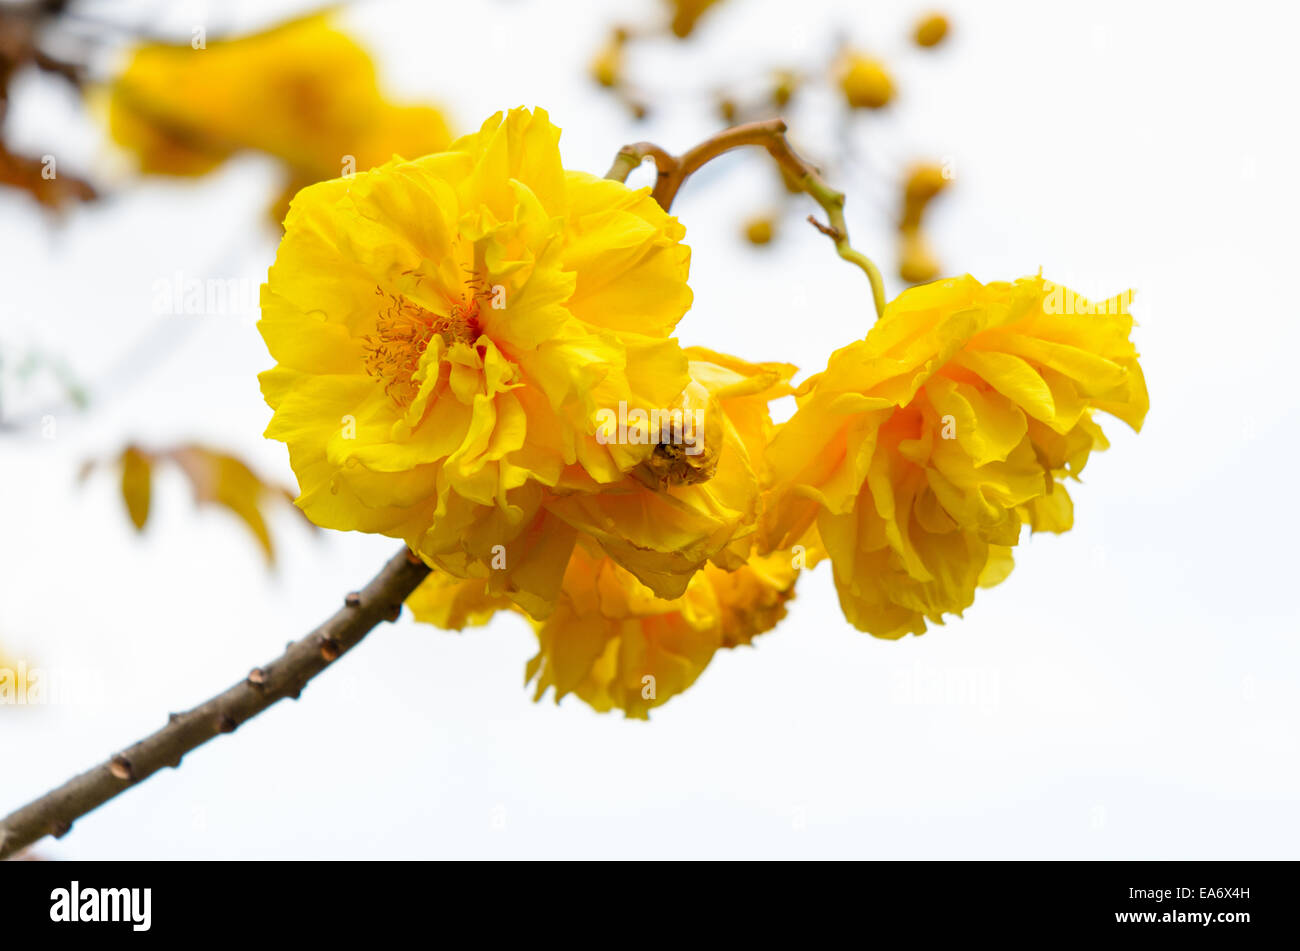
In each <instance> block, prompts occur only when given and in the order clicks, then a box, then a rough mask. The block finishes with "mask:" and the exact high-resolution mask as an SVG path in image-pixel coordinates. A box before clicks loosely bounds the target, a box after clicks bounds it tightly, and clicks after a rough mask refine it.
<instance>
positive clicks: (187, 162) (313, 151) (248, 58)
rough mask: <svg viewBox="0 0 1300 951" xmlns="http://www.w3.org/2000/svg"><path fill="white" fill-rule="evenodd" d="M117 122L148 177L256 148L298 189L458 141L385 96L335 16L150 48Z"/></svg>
mask: <svg viewBox="0 0 1300 951" xmlns="http://www.w3.org/2000/svg"><path fill="white" fill-rule="evenodd" d="M108 123H109V131H110V133H111V134H112V136H113V138H114V139H115V140H116V141H117V142H118V143H119V144H120V145H122V146H124V147H125V148H127V149H128V150H130V151H131V152H133V153H134V154H135V155H136V156H137V158H138V161H139V165H140V169H141V171H144V172H147V173H156V174H168V175H199V174H203V173H204V172H206V171H209V170H210V169H211V168H213V167H214V166H215V165H217V164H219V163H220V162H221V161H223V160H224V159H225V158H227V157H229V156H230V155H232V154H234V153H235V152H238V151H242V150H253V151H258V152H264V153H267V154H269V155H272V156H274V157H276V158H278V159H279V160H281V161H282V162H284V163H285V164H286V165H287V166H288V167H289V169H290V172H291V176H292V182H291V184H292V185H294V186H296V187H301V186H302V185H304V184H308V183H311V182H315V181H320V180H322V179H326V178H334V177H335V176H337V175H340V174H343V173H345V172H350V171H352V170H354V169H355V170H362V171H364V170H366V169H369V168H371V167H373V166H374V165H378V164H381V163H383V162H386V161H388V160H389V159H390V158H391V157H392V156H393V154H394V153H400V154H403V155H405V156H407V157H409V158H415V157H417V156H420V155H424V154H427V153H429V152H434V151H438V150H440V149H443V148H445V147H446V146H447V144H448V142H449V141H450V135H449V133H448V130H447V124H446V121H445V119H444V118H443V117H442V115H441V114H440V113H439V112H438V111H437V110H435V109H432V108H430V107H427V106H400V105H394V104H392V103H389V102H387V101H386V100H385V99H384V97H383V96H382V95H381V92H380V89H379V86H378V81H377V79H376V75H375V67H374V63H373V62H372V61H371V59H370V56H369V55H368V54H367V53H366V51H365V50H364V49H362V48H361V47H360V46H358V45H357V44H356V42H355V41H353V40H352V39H351V38H350V37H349V36H348V35H347V34H345V33H343V32H342V31H340V30H338V29H337V28H335V27H334V26H333V25H332V23H331V22H330V20H329V18H328V17H327V16H325V15H313V16H308V17H304V18H301V19H298V20H293V21H290V22H289V23H286V24H284V25H282V26H278V27H275V28H274V29H270V30H266V31H264V32H261V33H256V34H252V35H249V36H244V37H240V38H238V39H232V40H219V41H213V42H212V43H210V44H208V45H207V46H206V47H205V48H199V49H194V48H193V47H192V46H190V45H189V44H181V45H168V44H156V43H155V44H146V45H144V46H141V47H139V48H138V49H136V50H135V51H134V53H133V54H132V57H131V59H130V62H129V63H128V64H127V66H126V68H125V69H124V70H123V72H122V73H121V75H119V76H118V77H117V78H116V79H115V80H114V81H113V82H112V83H111V85H110V86H109V88H108ZM296 187H295V189H294V190H296Z"/></svg>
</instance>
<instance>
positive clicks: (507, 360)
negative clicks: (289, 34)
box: [258, 109, 691, 615]
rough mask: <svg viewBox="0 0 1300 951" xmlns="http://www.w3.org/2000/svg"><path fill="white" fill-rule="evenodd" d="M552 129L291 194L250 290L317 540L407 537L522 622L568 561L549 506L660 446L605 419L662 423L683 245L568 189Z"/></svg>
mask: <svg viewBox="0 0 1300 951" xmlns="http://www.w3.org/2000/svg"><path fill="white" fill-rule="evenodd" d="M559 135H560V130H559V129H557V128H556V127H555V126H554V125H552V124H551V122H550V120H549V119H548V118H547V115H546V113H545V112H544V111H542V110H540V109H538V110H536V111H534V112H529V111H527V110H524V109H515V110H511V111H510V112H509V113H508V114H507V115H505V116H502V115H501V114H498V115H496V116H493V117H492V118H490V119H489V120H488V121H487V122H485V123H484V124H483V127H482V129H481V130H480V131H479V132H477V133H474V134H472V135H467V136H464V137H462V138H460V139H458V140H456V141H455V142H454V143H452V145H451V147H450V149H449V150H448V151H445V152H441V153H437V154H434V155H430V156H427V157H425V158H422V159H418V160H415V161H411V162H400V161H397V162H393V163H390V164H388V165H385V166H382V167H381V168H378V169H375V170H373V171H370V172H363V173H359V174H358V175H356V176H355V177H354V178H351V179H335V180H333V181H329V182H323V183H320V184H317V185H313V186H311V187H309V188H306V189H304V190H303V191H301V192H300V193H299V194H298V196H297V198H296V199H295V200H294V202H293V204H292V206H291V208H290V211H289V216H288V218H287V219H286V222H285V226H286V233H285V236H284V239H283V241H282V242H281V244H280V249H279V253H278V255H277V258H276V263H275V264H274V266H273V267H272V268H271V270H270V274H269V280H268V282H267V284H266V285H264V286H263V289H262V320H261V321H260V322H259V324H258V327H259V329H260V330H261V332H262V335H263V338H264V339H265V341H266V344H267V346H268V348H269V349H270V351H271V355H272V356H273V357H274V358H275V359H276V361H277V362H278V365H277V366H276V367H275V368H274V369H272V370H268V371H266V372H265V373H263V374H262V376H261V381H262V391H263V394H264V396H265V397H266V400H267V402H268V403H269V404H270V405H271V407H272V408H273V409H274V410H275V415H274V417H273V418H272V420H271V424H270V426H269V428H268V429H267V435H268V436H270V437H272V438H274V439H279V440H281V441H283V442H285V443H286V444H287V445H288V447H289V457H290V462H291V464H292V465H293V468H294V471H295V472H296V474H297V476H298V480H299V484H300V487H301V494H300V496H299V498H298V500H297V501H298V504H299V506H300V507H301V508H302V509H303V510H304V511H305V512H306V513H307V514H308V516H309V517H310V518H311V519H312V520H313V521H315V522H316V523H317V524H319V525H322V526H325V527H329V528H337V529H353V530H360V531H366V532H378V533H382V534H385V535H391V536H393V537H398V538H402V539H404V540H405V541H406V542H407V544H408V545H410V546H411V548H412V549H413V550H415V551H417V552H419V553H420V554H421V555H422V556H423V557H424V558H425V559H426V560H427V561H428V562H429V563H430V564H432V565H435V566H438V567H441V568H442V569H444V570H445V571H447V572H449V573H451V574H453V575H456V576H458V577H462V578H464V577H483V578H489V584H490V586H491V588H492V593H493V594H500V593H505V594H508V595H509V596H510V597H511V598H513V599H515V600H516V601H519V603H521V604H522V605H523V606H525V607H526V608H527V609H528V610H530V611H531V612H532V613H534V614H535V615H539V614H542V613H544V612H545V611H546V610H547V608H548V606H549V602H550V601H552V600H553V599H554V594H555V590H556V588H558V585H559V581H560V577H561V575H562V573H563V570H564V565H565V563H566V561H567V557H568V549H569V548H570V547H572V544H573V534H574V533H573V531H572V530H571V529H567V528H566V527H565V525H564V524H563V522H560V521H558V520H557V519H556V518H555V517H554V515H552V513H551V512H549V511H547V510H546V509H545V508H543V506H542V502H543V500H544V498H545V497H548V496H549V493H550V490H555V491H556V492H557V493H562V494H564V495H565V496H566V497H569V498H574V497H577V496H579V495H581V494H582V493H594V492H600V491H602V490H604V489H606V488H607V487H610V486H613V485H616V484H622V483H623V482H625V481H626V479H625V477H626V474H627V473H628V472H630V471H631V470H632V469H634V468H635V467H637V466H638V465H640V464H641V463H643V462H645V461H646V460H647V459H648V458H649V457H650V456H651V455H652V454H653V453H654V451H655V446H653V445H650V444H648V443H645V442H626V441H625V442H619V441H609V440H605V439H602V438H598V433H597V426H598V420H599V418H600V413H601V412H602V411H608V409H609V408H610V407H620V406H622V407H624V408H626V409H629V410H638V411H642V412H648V411H649V410H651V409H652V408H657V407H667V406H671V405H673V404H674V403H675V402H676V401H677V400H678V399H679V398H680V397H681V394H682V391H683V389H684V388H685V386H686V384H687V382H688V368H687V357H686V355H685V354H684V353H683V352H682V350H681V349H680V348H679V347H678V346H677V343H676V341H675V340H674V339H673V338H671V337H670V336H669V334H671V333H672V330H673V328H674V326H675V325H676V323H677V321H678V320H679V319H680V318H681V316H682V314H683V313H685V311H686V309H687V308H688V307H689V306H690V302H691V292H690V289H689V287H688V286H687V284H686V277H687V271H688V268H689V261H690V252H689V250H688V249H687V248H686V246H685V245H683V244H682V243H681V239H682V237H683V235H684V230H683V228H682V227H681V225H680V224H678V222H677V220H676V219H675V218H672V217H670V216H669V215H667V214H666V213H665V212H664V211H663V210H662V209H661V208H660V207H659V205H658V204H656V203H655V202H654V200H653V199H651V198H650V196H649V193H648V192H649V190H648V189H641V190H636V191H634V190H632V189H629V188H628V187H626V186H625V185H623V184H621V183H619V182H614V181H609V180H605V179H599V178H595V177H594V176H591V175H588V174H586V173H582V172H573V171H566V170H565V169H564V168H563V167H562V165H561V163H560V152H559V146H558V142H559Z"/></svg>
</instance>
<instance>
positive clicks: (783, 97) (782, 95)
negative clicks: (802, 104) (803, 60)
mask: <svg viewBox="0 0 1300 951" xmlns="http://www.w3.org/2000/svg"><path fill="white" fill-rule="evenodd" d="M798 84H799V82H798V79H797V78H796V77H795V75H794V73H792V72H790V71H789V70H785V69H783V70H778V71H777V74H776V84H775V85H774V86H773V87H772V103H773V105H775V106H776V107H777V108H778V109H783V108H785V106H786V105H788V104H789V102H790V99H791V98H792V97H793V96H794V91H795V87H796V86H798Z"/></svg>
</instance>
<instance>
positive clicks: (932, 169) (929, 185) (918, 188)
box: [903, 162, 948, 204]
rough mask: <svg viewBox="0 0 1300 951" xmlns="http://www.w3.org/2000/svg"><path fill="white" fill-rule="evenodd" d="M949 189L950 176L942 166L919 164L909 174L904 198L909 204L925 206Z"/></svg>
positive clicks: (926, 163)
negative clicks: (914, 203)
mask: <svg viewBox="0 0 1300 951" xmlns="http://www.w3.org/2000/svg"><path fill="white" fill-rule="evenodd" d="M947 187H948V175H947V173H946V172H945V171H944V169H943V166H942V165H936V164H935V163H933V162H918V163H917V164H915V165H913V166H912V167H911V169H909V170H908V173H907V184H906V185H904V186H903V198H904V200H906V201H908V202H917V203H920V204H924V203H925V202H928V201H929V200H930V199H931V198H933V197H934V196H935V195H937V194H939V192H941V191H943V190H944V189H945V188H947Z"/></svg>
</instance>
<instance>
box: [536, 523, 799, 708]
mask: <svg viewBox="0 0 1300 951" xmlns="http://www.w3.org/2000/svg"><path fill="white" fill-rule="evenodd" d="M796 576H797V572H795V571H794V570H793V569H792V568H790V566H789V560H788V559H786V558H785V557H784V556H783V555H781V556H777V557H769V558H765V559H757V560H756V562H755V564H754V565H753V566H750V565H742V566H741V567H740V568H738V569H737V570H736V571H734V572H730V573H729V572H726V571H723V570H722V569H720V568H716V567H714V566H712V565H710V566H708V567H707V568H705V569H704V570H703V571H701V572H699V573H698V574H696V575H695V576H694V577H693V578H692V579H691V582H690V584H689V585H688V586H687V588H686V590H685V591H684V592H683V593H682V595H681V596H680V597H678V598H673V599H663V598H656V597H655V596H654V592H652V591H651V590H650V589H648V588H646V587H645V586H644V585H642V584H641V583H640V582H638V581H637V580H636V578H634V577H633V576H632V575H631V574H630V573H629V572H627V571H625V570H623V569H622V568H620V567H619V566H618V565H616V564H615V563H614V562H613V561H611V560H610V559H608V558H601V557H598V556H594V555H592V554H591V553H590V552H588V551H587V550H586V548H585V547H584V546H581V545H580V546H578V547H577V548H575V549H574V554H573V558H572V560H571V561H570V562H569V565H568V570H567V571H566V573H565V576H564V585H563V587H562V588H561V592H560V598H559V602H558V603H557V605H556V609H555V612H554V613H553V614H552V615H551V616H550V617H549V618H548V619H547V620H546V621H545V622H542V623H539V624H535V625H534V626H535V628H536V630H537V639H538V642H539V644H540V648H541V649H540V651H539V652H538V654H537V656H535V657H534V658H533V659H532V660H531V661H529V663H528V668H527V671H526V677H527V679H528V680H530V681H532V680H534V679H535V680H536V682H537V687H536V699H541V697H542V696H543V695H544V694H545V693H546V691H547V690H548V689H552V688H553V689H554V691H555V699H556V702H559V700H560V699H562V698H563V697H564V696H565V695H566V694H569V693H575V694H577V695H578V696H579V697H580V698H582V700H584V701H585V702H586V703H588V704H590V705H591V706H592V707H594V708H595V709H596V710H598V711H600V712H602V713H603V712H607V711H609V710H614V709H617V710H622V711H623V712H624V713H625V715H627V716H628V717H637V718H645V717H646V716H647V714H648V712H649V710H650V709H651V708H652V707H656V706H659V705H660V704H662V703H664V702H666V701H667V700H669V699H670V698H672V697H674V696H676V695H677V694H679V693H681V692H682V691H683V690H685V689H686V688H687V687H689V686H691V684H693V683H694V682H695V680H696V678H698V677H699V675H700V674H701V673H702V672H703V670H704V668H705V667H706V666H708V664H709V661H711V660H712V659H713V655H714V654H715V653H716V652H717V651H718V649H719V648H722V647H734V646H737V645H739V644H748V643H749V642H750V641H752V640H753V638H754V637H756V636H757V635H759V634H761V633H763V632H765V631H768V630H770V629H771V628H772V627H773V626H775V624H776V623H777V622H778V621H779V620H780V619H781V618H782V617H784V616H785V605H786V602H787V601H789V599H790V598H791V597H793V595H794V583H795V578H796Z"/></svg>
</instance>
